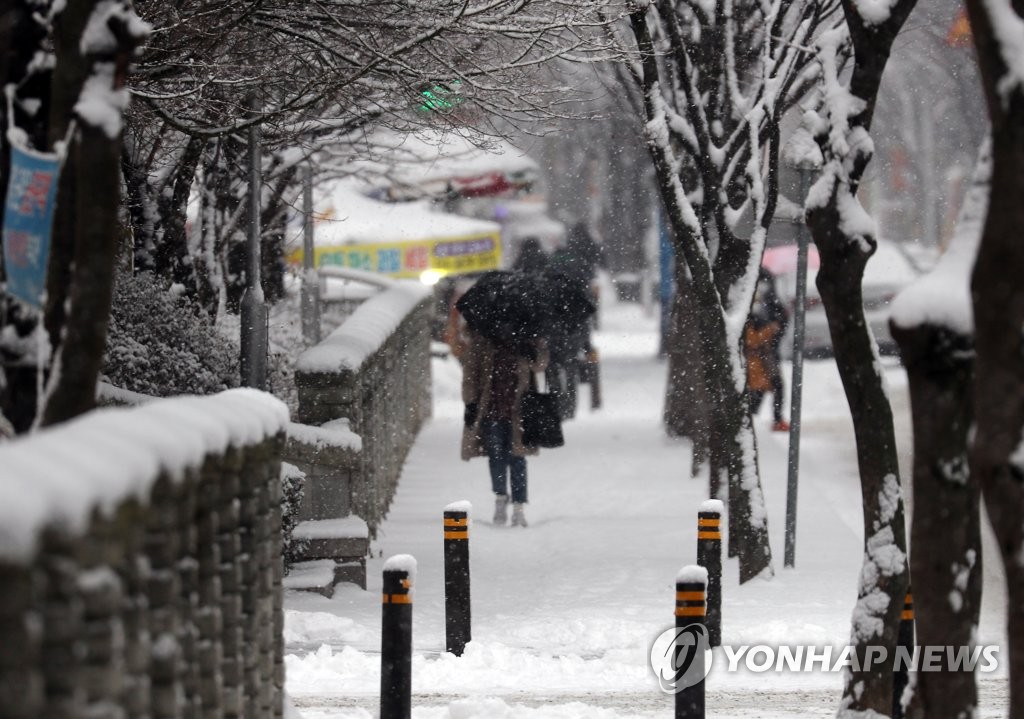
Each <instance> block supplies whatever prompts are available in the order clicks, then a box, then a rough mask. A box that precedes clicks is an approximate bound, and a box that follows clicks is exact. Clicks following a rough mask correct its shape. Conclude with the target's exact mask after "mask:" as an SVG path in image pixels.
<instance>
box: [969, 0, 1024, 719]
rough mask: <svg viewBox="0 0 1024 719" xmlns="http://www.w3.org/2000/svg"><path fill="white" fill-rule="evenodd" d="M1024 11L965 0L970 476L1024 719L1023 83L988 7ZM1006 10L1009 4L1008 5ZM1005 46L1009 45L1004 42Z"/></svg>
mask: <svg viewBox="0 0 1024 719" xmlns="http://www.w3.org/2000/svg"><path fill="white" fill-rule="evenodd" d="M1000 5H1002V6H1004V7H1005V8H1006V11H1007V12H1013V13H1016V15H1017V16H1018V17H1017V22H1019V21H1020V16H1024V0H1013V2H1012V3H1010V2H1009V1H1007V2H1003V3H998V2H994V3H986V2H982V0H968V2H967V10H968V13H969V16H970V21H971V30H972V33H973V35H974V43H975V47H976V48H977V53H978V64H979V66H980V68H981V75H982V80H983V82H984V85H985V96H986V100H987V104H988V110H989V116H990V118H991V120H992V193H991V196H990V199H989V209H988V216H987V218H986V220H985V226H984V230H983V232H982V236H981V244H980V246H979V248H978V256H977V260H976V262H975V265H974V274H973V276H972V279H971V293H972V301H973V306H974V323H975V348H976V353H977V354H976V357H977V359H976V361H975V382H974V398H973V399H974V416H975V439H974V446H973V447H972V451H971V475H972V476H973V477H974V478H976V479H977V481H978V482H979V483H980V485H981V491H982V493H983V495H984V497H985V507H986V509H987V510H988V516H989V519H990V521H991V522H992V528H993V530H994V531H995V535H996V540H997V541H998V543H999V550H1000V553H1001V555H1002V560H1003V566H1004V568H1005V570H1006V582H1007V594H1008V599H1009V601H1008V602H1007V611H1008V614H1009V617H1008V622H1009V627H1008V634H1009V641H1010V651H1009V655H1010V668H1009V674H1010V713H1009V716H1010V717H1011V719H1021V718H1022V717H1024V565H1022V563H1021V561H1020V558H1021V556H1022V552H1024V523H1022V521H1021V513H1022V511H1024V445H1022V436H1024V361H1022V359H1021V327H1024V291H1022V288H1021V277H1024V244H1022V243H1021V241H1020V232H1021V227H1024V202H1021V197H1024V88H1022V87H1021V83H1020V79H1019V78H1017V81H1016V82H1009V81H1008V80H1009V79H1010V78H1011V77H1012V74H1011V73H1010V71H1009V70H1008V68H1007V67H1006V65H1005V60H1004V55H1003V51H1004V50H1005V48H1003V47H1002V46H1001V45H1000V43H999V40H998V38H997V37H996V35H995V33H994V32H993V19H992V17H991V15H990V13H995V11H996V9H997V8H998V7H999V6H1000ZM1011 8H1012V10H1011ZM1006 51H1007V52H1009V50H1006Z"/></svg>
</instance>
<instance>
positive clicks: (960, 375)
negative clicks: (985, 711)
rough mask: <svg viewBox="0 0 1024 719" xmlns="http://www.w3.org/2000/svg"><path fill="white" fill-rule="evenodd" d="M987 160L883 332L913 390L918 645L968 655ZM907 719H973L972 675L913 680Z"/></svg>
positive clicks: (976, 527) (976, 597)
mask: <svg viewBox="0 0 1024 719" xmlns="http://www.w3.org/2000/svg"><path fill="white" fill-rule="evenodd" d="M990 175H991V152H990V150H989V149H988V146H986V148H985V149H984V150H983V151H982V153H981V157H980V158H979V161H978V167H977V170H976V171H975V177H974V181H973V183H972V186H971V189H970V191H969V192H968V195H967V198H966V200H965V202H964V205H963V208H962V209H961V212H960V218H959V221H958V223H957V229H956V234H955V235H954V236H953V240H952V242H951V244H950V247H949V249H948V250H947V252H946V253H945V254H944V255H943V257H942V259H941V260H940V261H939V264H938V265H937V266H936V267H935V269H934V270H933V271H932V272H930V273H929V274H928V275H926V276H924V277H922V278H921V279H919V280H918V281H917V282H916V283H914V284H913V285H911V286H910V287H908V288H907V289H905V290H904V291H903V292H901V293H900V296H899V297H898V298H897V299H896V300H895V301H894V302H893V306H892V316H891V320H890V326H891V328H892V335H893V337H894V338H895V339H896V341H897V342H898V343H899V345H900V350H901V354H902V357H903V364H904V366H905V367H906V368H907V377H908V378H909V381H910V401H911V410H912V414H913V423H914V517H913V520H914V521H913V524H912V531H911V547H912V548H917V549H916V550H915V551H913V553H912V554H911V557H910V574H911V580H912V583H913V587H914V612H915V618H916V625H917V642H916V643H917V644H918V645H920V646H948V647H968V646H970V645H971V644H972V642H973V641H974V636H973V634H974V631H975V627H976V626H977V624H978V618H979V614H980V610H981V591H982V572H981V566H982V563H981V519H980V512H979V487H978V482H977V481H976V479H975V478H973V477H972V476H971V473H970V471H969V467H968V448H969V433H970V430H971V425H972V422H973V415H972V408H971V391H972V382H973V381H974V335H973V330H972V325H971V307H970V295H969V284H970V277H969V273H970V268H971V265H972V263H973V261H974V257H975V255H976V253H977V245H978V238H979V235H980V234H981V227H982V224H983V222H984V219H985V212H986V209H987V203H988V194H989V192H990V190H991V187H990V184H989V178H990ZM911 686H912V690H911V694H910V696H909V697H907V698H908V700H909V701H908V702H907V704H908V707H907V711H906V712H905V713H904V716H907V717H911V718H913V719H958V717H964V716H973V715H974V713H975V710H976V707H977V704H978V690H977V685H976V684H975V676H974V672H973V671H967V670H962V671H945V670H943V671H938V672H919V673H917V674H916V675H915V677H914V680H913V682H912V684H911Z"/></svg>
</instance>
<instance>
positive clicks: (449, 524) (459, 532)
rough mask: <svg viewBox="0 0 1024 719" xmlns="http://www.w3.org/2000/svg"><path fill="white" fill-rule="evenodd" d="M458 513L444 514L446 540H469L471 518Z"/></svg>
mask: <svg viewBox="0 0 1024 719" xmlns="http://www.w3.org/2000/svg"><path fill="white" fill-rule="evenodd" d="M457 514H458V513H456V512H445V513H444V538H445V539H469V518H468V517H466V516H462V517H458V516H449V515H457Z"/></svg>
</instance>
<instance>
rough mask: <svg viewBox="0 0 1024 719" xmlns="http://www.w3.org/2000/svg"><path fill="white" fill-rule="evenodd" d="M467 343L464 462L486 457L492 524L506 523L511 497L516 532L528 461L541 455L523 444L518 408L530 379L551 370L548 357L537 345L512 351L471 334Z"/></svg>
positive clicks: (524, 498)
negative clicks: (548, 367) (545, 370)
mask: <svg viewBox="0 0 1024 719" xmlns="http://www.w3.org/2000/svg"><path fill="white" fill-rule="evenodd" d="M469 340H470V341H469V347H468V351H467V352H466V354H465V356H464V358H463V360H464V361H463V366H462V372H463V375H462V400H463V402H464V403H465V405H466V411H465V417H464V420H465V428H464V430H463V434H462V458H463V459H464V460H469V459H472V458H473V457H482V456H483V457H487V463H488V468H489V470H490V474H491V488H492V490H493V491H494V523H495V524H496V525H504V524H505V523H506V522H507V521H508V503H509V497H510V494H511V500H512V526H514V527H517V526H518V527H525V526H526V516H525V514H524V512H523V507H524V505H525V504H526V501H527V474H526V457H527V456H529V455H534V454H537V449H536V448H535V447H527V446H525V445H524V444H523V428H522V416H521V411H520V408H521V405H522V398H523V394H524V393H525V392H526V389H527V387H529V386H530V380H531V374H532V373H533V372H543V371H544V368H545V367H546V365H547V352H546V350H545V349H544V348H543V346H542V343H540V342H539V341H533V342H526V343H522V344H520V345H519V347H517V348H515V349H513V348H512V347H509V346H506V345H503V344H499V343H497V342H495V341H493V340H491V339H488V338H487V337H484V336H483V335H482V334H480V333H478V332H476V331H472V329H471V331H470V333H469ZM510 488H511V493H510V492H509V489H510Z"/></svg>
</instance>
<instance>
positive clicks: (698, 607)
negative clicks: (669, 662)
mask: <svg viewBox="0 0 1024 719" xmlns="http://www.w3.org/2000/svg"><path fill="white" fill-rule="evenodd" d="M707 582H708V576H707V571H705V569H704V568H703V567H695V566H693V565H690V566H686V567H683V568H682V569H681V570H679V574H678V576H676V612H675V614H676V649H675V652H674V655H673V656H674V657H675V659H674V666H675V667H676V669H677V671H678V672H680V673H681V674H680V676H679V677H678V679H677V680H678V681H681V682H682V683H681V684H680V687H681V688H678V687H677V691H676V714H675V719H704V674H705V671H706V667H705V656H704V650H705V649H706V644H707V631H706V629H705V627H704V616H705V612H706V608H707V605H706V602H705V599H706V594H705V590H706V588H707ZM691 652H692V657H691V654H690V653H691ZM688 657H690V661H689V662H687V658H688ZM698 679H699V681H698Z"/></svg>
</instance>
